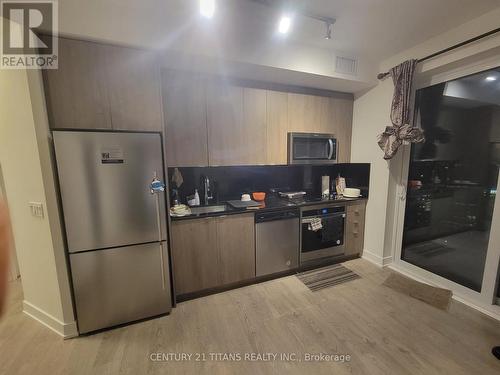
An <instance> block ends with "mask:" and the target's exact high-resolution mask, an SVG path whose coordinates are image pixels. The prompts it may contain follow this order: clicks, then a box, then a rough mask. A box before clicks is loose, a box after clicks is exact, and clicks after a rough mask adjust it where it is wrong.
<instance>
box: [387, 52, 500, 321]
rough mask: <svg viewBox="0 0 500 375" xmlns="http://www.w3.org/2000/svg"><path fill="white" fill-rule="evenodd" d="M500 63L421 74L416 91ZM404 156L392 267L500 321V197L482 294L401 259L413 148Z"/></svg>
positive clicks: (398, 183) (391, 238) (399, 160)
mask: <svg viewBox="0 0 500 375" xmlns="http://www.w3.org/2000/svg"><path fill="white" fill-rule="evenodd" d="M498 61H500V53H498V54H495V55H494V56H493V57H491V56H489V57H488V58H485V59H482V60H479V61H474V62H472V63H469V64H467V65H464V66H461V67H458V68H457V67H456V65H455V67H454V68H453V69H450V70H448V71H444V72H443V69H440V71H439V72H437V73H436V74H432V72H430V73H429V72H427V73H417V78H416V80H415V91H416V90H417V89H420V88H424V87H428V86H431V85H435V84H438V83H442V82H446V81H449V80H453V79H457V78H461V77H464V76H467V75H470V74H475V73H479V72H481V71H485V70H489V69H492V68H496V67H497V66H498V65H499V63H498ZM413 102H414V101H413ZM400 153H401V156H400V157H398V158H394V159H393V161H391V162H394V163H396V165H393V166H392V167H393V170H395V171H397V173H398V174H399V176H396V178H395V179H394V180H393V181H389V183H390V184H393V185H395V186H392V187H391V186H390V187H389V191H393V192H394V195H395V196H394V195H393V196H392V197H391V196H389V197H388V198H389V199H395V200H396V204H394V210H393V212H388V213H387V214H388V215H393V217H394V220H393V222H394V223H395V229H394V230H393V231H392V233H391V235H390V236H389V238H387V239H386V241H390V242H389V246H390V248H391V253H392V263H391V264H390V266H389V268H392V269H394V270H396V271H398V272H401V273H403V274H406V275H408V276H410V277H412V278H414V279H417V280H419V281H422V282H425V283H427V284H431V285H435V286H439V287H442V288H446V289H450V290H451V291H452V292H453V298H454V299H456V300H458V301H461V302H463V303H466V304H468V305H470V306H472V307H474V308H476V309H478V310H480V311H482V312H483V313H485V314H487V315H490V316H492V317H494V318H496V319H499V320H500V305H499V304H500V299H499V298H497V297H496V288H497V287H500V286H498V285H497V281H498V277H499V273H500V196H499V197H498V199H495V205H494V210H493V212H494V214H493V220H492V223H491V230H490V240H489V242H488V250H487V255H486V261H485V267H484V273H483V282H482V288H481V292H480V293H479V292H476V291H474V290H472V289H469V288H467V287H464V286H463V285H460V284H458V283H455V282H453V281H451V280H448V279H446V278H444V277H441V276H438V275H436V274H434V273H432V272H430V271H426V270H424V269H423V268H420V267H417V266H415V265H413V264H411V263H408V262H406V261H404V260H402V259H401V252H402V244H403V227H404V217H405V209H406V188H407V186H406V185H407V181H408V172H409V166H410V154H411V146H409V145H408V146H402V147H401V148H400ZM497 191H500V178H499V181H498V185H497ZM495 213H496V214H495Z"/></svg>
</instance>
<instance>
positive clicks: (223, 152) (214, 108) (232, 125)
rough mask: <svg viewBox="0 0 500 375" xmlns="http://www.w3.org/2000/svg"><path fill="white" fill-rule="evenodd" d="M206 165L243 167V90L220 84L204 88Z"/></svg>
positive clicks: (244, 157) (211, 84)
mask: <svg viewBox="0 0 500 375" xmlns="http://www.w3.org/2000/svg"><path fill="white" fill-rule="evenodd" d="M207 126H208V163H209V165H211V166H216V165H238V164H243V162H244V161H245V160H247V157H246V155H245V153H246V151H245V150H246V147H243V143H244V141H245V140H244V139H243V138H242V133H243V132H242V130H243V88H242V87H237V86H229V85H225V84H219V83H209V84H208V85H207Z"/></svg>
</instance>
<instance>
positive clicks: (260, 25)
mask: <svg viewBox="0 0 500 375" xmlns="http://www.w3.org/2000/svg"><path fill="white" fill-rule="evenodd" d="M66 1H68V0H64V2H66ZM215 1H216V4H217V5H216V13H215V16H214V18H213V19H211V20H210V21H206V20H205V22H206V23H208V22H209V23H211V24H212V26H211V29H212V31H220V32H222V33H219V34H217V35H216V36H217V38H220V40H221V41H222V42H223V41H224V40H225V39H228V38H229V39H233V38H236V39H237V38H241V41H242V42H248V40H249V39H254V41H255V42H257V41H260V42H262V43H268V42H269V40H271V39H273V38H274V40H275V41H277V39H278V38H277V35H276V27H277V21H278V19H279V16H280V15H281V14H282V13H283V12H282V10H281V9H285V10H286V11H287V12H288V13H290V14H294V13H295V17H294V22H293V26H292V30H291V32H290V34H289V35H287V36H286V38H282V39H283V40H282V41H280V42H281V43H286V42H287V41H288V42H296V43H300V44H304V45H309V46H314V47H320V48H324V49H329V50H335V51H342V52H345V54H350V55H353V56H356V57H363V58H368V59H369V60H370V61H374V62H377V63H380V62H381V61H383V60H385V59H387V58H389V57H391V56H393V55H395V54H397V53H398V52H401V51H403V50H405V49H408V48H411V47H413V46H415V45H417V44H420V43H422V42H424V41H425V40H427V39H429V38H431V37H433V36H436V35H438V34H440V33H443V32H445V31H447V30H449V29H451V28H453V27H456V26H459V25H460V24H462V23H465V22H467V21H469V20H471V19H473V18H475V17H478V16H480V15H482V14H484V13H487V12H489V11H491V10H493V9H495V8H497V7H500V0H288V1H287V0H284V1H283V0H268V1H269V2H271V3H273V4H275V7H268V6H265V5H262V4H259V3H256V2H254V1H251V0H215ZM64 2H61V3H60V6H63V4H64ZM68 2H69V3H72V2H73V1H68ZM91 2H95V0H88V1H87V3H91ZM99 2H101V3H113V4H115V5H116V10H117V12H116V15H115V17H116V18H118V17H120V13H121V11H120V8H126V9H128V10H133V9H134V8H137V7H142V8H149V9H153V10H155V11H156V15H157V16H158V18H161V19H163V25H162V27H164V29H165V30H170V31H171V32H172V34H178V33H179V32H180V30H182V32H183V33H185V32H187V33H189V31H190V30H193V31H196V30H197V29H198V27H199V25H196V24H194V23H195V21H196V23H198V22H199V17H197V16H198V3H199V0H142V1H136V0H100V1H99ZM280 4H287V5H286V7H284V6H282V5H280ZM297 10H299V11H297ZM300 10H302V11H305V12H309V13H313V14H317V15H320V16H325V17H332V18H335V19H336V20H337V22H336V23H335V25H334V26H333V38H332V39H331V40H325V39H324V34H325V25H324V24H323V23H321V22H319V21H316V20H312V19H310V18H308V17H304V16H302V15H301V12H300ZM155 21H157V19H152V20H151V22H155ZM113 22H117V20H114V21H113ZM146 27H151V26H150V25H148V26H146ZM186 28H187V30H186ZM203 31H204V32H210V31H208V29H204V30H203ZM266 38H268V39H269V40H265V39H266ZM255 39H256V40H255Z"/></svg>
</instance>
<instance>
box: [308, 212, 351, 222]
mask: <svg viewBox="0 0 500 375" xmlns="http://www.w3.org/2000/svg"><path fill="white" fill-rule="evenodd" d="M340 216H341V217H344V218H345V217H346V214H345V213H344V212H342V213H337V214H331V215H324V216H307V217H303V218H302V220H301V222H303V220H304V219H306V220H310V219H324V218H329V217H340Z"/></svg>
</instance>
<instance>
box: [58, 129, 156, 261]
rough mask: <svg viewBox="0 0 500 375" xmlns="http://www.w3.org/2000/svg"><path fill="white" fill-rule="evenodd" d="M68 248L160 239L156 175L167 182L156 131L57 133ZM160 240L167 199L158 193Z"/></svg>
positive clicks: (135, 242)
mask: <svg viewBox="0 0 500 375" xmlns="http://www.w3.org/2000/svg"><path fill="white" fill-rule="evenodd" d="M53 137H54V146H55V153H56V160H57V170H58V175H59V182H60V188H61V197H62V205H63V213H64V221H65V225H66V234H67V240H68V250H69V252H71V253H72V252H78V251H85V250H92V249H102V248H108V247H119V246H124V245H130V244H139V243H145V242H154V241H159V236H158V224H157V214H156V197H155V196H154V195H152V194H151V192H150V189H149V185H150V183H151V181H152V179H153V176H154V174H155V173H157V175H158V178H159V179H160V180H162V181H164V176H163V158H162V148H161V138H160V135H159V134H153V133H113V132H74V131H54V132H53ZM159 198H160V199H159V201H160V217H161V228H162V235H161V236H162V240H165V239H166V237H165V236H166V224H165V222H166V216H165V215H166V214H165V198H164V194H163V193H162V194H161V195H160V197H159Z"/></svg>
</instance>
